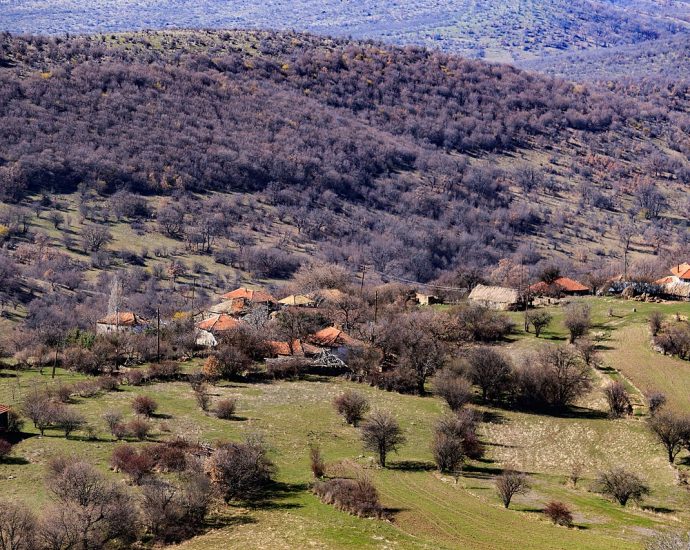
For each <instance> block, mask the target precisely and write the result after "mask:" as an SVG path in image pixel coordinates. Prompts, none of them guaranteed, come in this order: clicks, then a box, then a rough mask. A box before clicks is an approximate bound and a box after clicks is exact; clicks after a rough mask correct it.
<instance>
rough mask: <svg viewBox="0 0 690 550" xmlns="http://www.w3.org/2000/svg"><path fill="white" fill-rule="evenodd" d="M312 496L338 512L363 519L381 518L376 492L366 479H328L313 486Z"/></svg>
mask: <svg viewBox="0 0 690 550" xmlns="http://www.w3.org/2000/svg"><path fill="white" fill-rule="evenodd" d="M313 491H314V494H315V495H316V496H317V497H319V498H320V499H321V500H322V501H323V502H325V503H326V504H330V505H332V506H335V507H336V508H337V509H338V510H342V511H343V512H348V513H350V514H353V515H355V516H359V517H363V518H382V517H384V510H383V507H382V506H381V502H380V500H379V495H378V491H377V490H376V487H374V485H373V483H371V481H369V480H368V479H366V478H364V479H329V480H327V481H320V482H317V483H315V484H314V487H313Z"/></svg>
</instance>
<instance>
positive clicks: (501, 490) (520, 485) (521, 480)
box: [496, 470, 529, 508]
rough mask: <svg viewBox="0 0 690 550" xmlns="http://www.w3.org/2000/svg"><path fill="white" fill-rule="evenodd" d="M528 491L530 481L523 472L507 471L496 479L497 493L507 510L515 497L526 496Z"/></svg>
mask: <svg viewBox="0 0 690 550" xmlns="http://www.w3.org/2000/svg"><path fill="white" fill-rule="evenodd" d="M528 489H529V480H528V479H527V475H525V474H523V473H522V472H517V471H515V470H505V471H504V472H503V473H502V474H501V475H500V476H498V477H497V478H496V492H497V493H498V496H499V497H501V501H502V502H503V506H505V507H506V508H508V507H509V506H510V501H511V500H512V499H513V497H514V496H515V495H524V494H525V493H526V492H527V490H528Z"/></svg>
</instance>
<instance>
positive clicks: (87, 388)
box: [72, 380, 101, 398]
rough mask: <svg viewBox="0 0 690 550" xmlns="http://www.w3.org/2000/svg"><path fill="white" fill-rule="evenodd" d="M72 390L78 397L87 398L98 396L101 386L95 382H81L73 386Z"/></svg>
mask: <svg viewBox="0 0 690 550" xmlns="http://www.w3.org/2000/svg"><path fill="white" fill-rule="evenodd" d="M72 389H73V392H74V393H76V394H77V395H78V396H79V397H86V398H88V397H94V396H96V395H98V392H99V391H100V390H101V386H100V384H99V383H98V382H97V381H96V380H83V381H81V382H77V383H76V384H74V386H73V387H72Z"/></svg>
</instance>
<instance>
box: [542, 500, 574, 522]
mask: <svg viewBox="0 0 690 550" xmlns="http://www.w3.org/2000/svg"><path fill="white" fill-rule="evenodd" d="M544 515H545V516H546V517H547V518H549V519H550V520H551V521H553V522H554V524H556V525H563V526H565V527H572V525H573V513H572V512H571V511H570V508H568V506H567V505H565V504H564V503H562V502H558V501H555V500H553V501H551V502H549V503H548V504H547V505H546V508H544Z"/></svg>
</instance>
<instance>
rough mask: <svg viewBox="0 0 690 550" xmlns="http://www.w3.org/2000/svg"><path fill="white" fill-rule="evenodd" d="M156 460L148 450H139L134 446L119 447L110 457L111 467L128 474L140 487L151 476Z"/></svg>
mask: <svg viewBox="0 0 690 550" xmlns="http://www.w3.org/2000/svg"><path fill="white" fill-rule="evenodd" d="M155 464H156V463H155V460H154V459H153V457H152V456H151V455H150V454H149V452H148V451H147V450H146V449H141V450H137V449H136V448H134V446H132V445H126V444H125V445H119V446H118V447H116V448H115V450H114V451H113V454H112V455H111V457H110V465H111V466H112V467H113V468H114V469H115V470H117V471H119V472H123V473H125V474H127V475H128V476H129V477H130V479H131V480H132V482H133V483H136V484H137V485H139V484H140V483H141V482H142V481H143V480H144V478H145V477H147V476H149V475H150V474H151V472H152V471H153V467H154V466H155Z"/></svg>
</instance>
